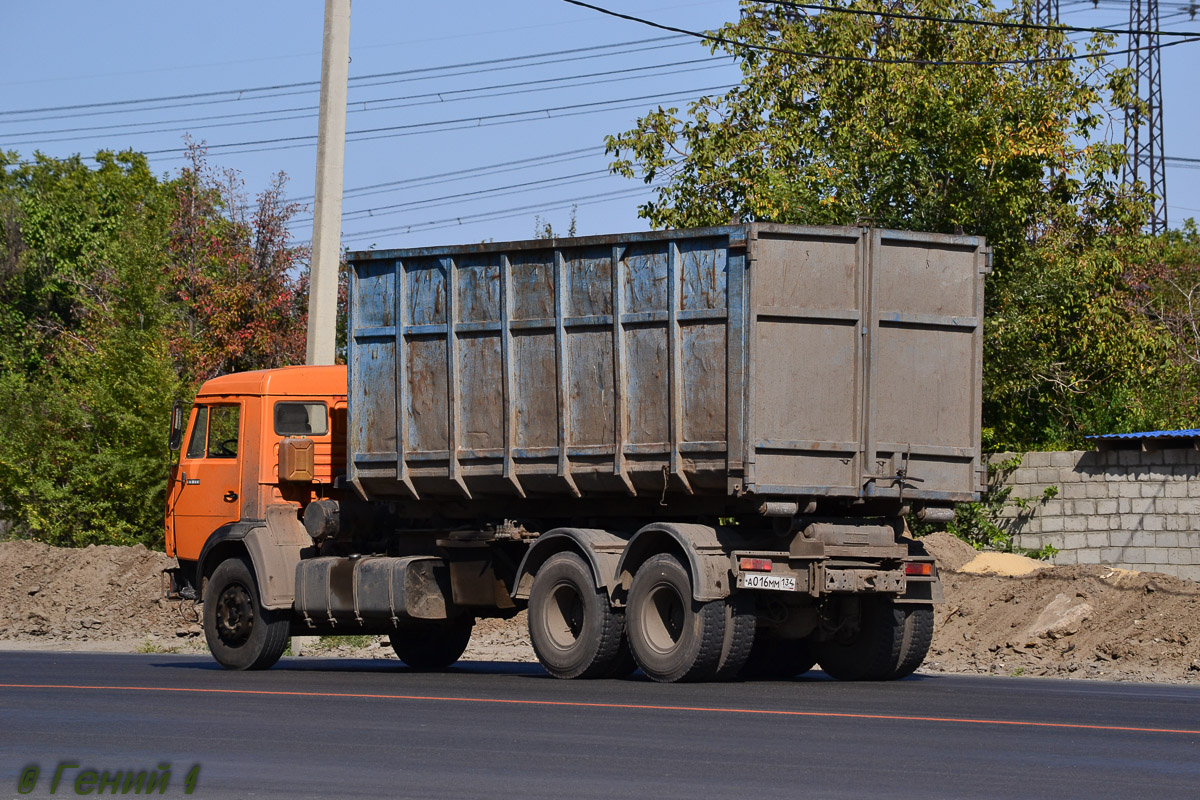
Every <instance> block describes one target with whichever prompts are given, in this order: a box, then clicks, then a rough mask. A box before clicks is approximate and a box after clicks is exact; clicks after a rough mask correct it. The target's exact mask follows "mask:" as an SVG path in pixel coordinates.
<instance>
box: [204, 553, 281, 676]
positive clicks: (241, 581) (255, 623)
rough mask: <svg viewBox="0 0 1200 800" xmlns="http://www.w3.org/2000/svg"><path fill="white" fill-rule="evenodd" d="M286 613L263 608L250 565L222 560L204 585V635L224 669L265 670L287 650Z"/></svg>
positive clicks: (233, 559) (237, 559) (243, 562)
mask: <svg viewBox="0 0 1200 800" xmlns="http://www.w3.org/2000/svg"><path fill="white" fill-rule="evenodd" d="M290 625H291V620H290V619H289V617H288V614H287V613H284V612H279V611H270V610H268V609H265V608H263V607H262V604H261V603H260V602H259V598H258V584H257V582H256V581H255V580H254V572H253V569H252V568H251V566H250V564H249V563H248V562H247V561H246V560H245V559H242V558H230V559H227V560H225V561H222V562H221V563H220V564H218V565H217V568H216V569H215V570H214V571H213V574H212V577H210V578H209V579H208V583H207V584H205V587H204V638H205V639H206V640H207V641H208V649H209V650H210V651H212V654H213V658H215V659H216V660H217V663H218V664H220V665H221V666H223V667H225V668H226V669H239V670H244V669H267V668H268V667H270V666H271V665H273V664H274V663H275V662H276V661H278V660H279V657H280V656H282V655H283V651H284V650H286V649H287V644H288V629H289V627H290Z"/></svg>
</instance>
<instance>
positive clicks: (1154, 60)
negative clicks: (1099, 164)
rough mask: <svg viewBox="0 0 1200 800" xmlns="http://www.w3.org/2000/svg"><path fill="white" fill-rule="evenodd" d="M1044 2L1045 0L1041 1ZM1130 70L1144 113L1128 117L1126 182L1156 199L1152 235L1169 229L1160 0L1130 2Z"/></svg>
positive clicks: (1139, 112) (1152, 213)
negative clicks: (1137, 184)
mask: <svg viewBox="0 0 1200 800" xmlns="http://www.w3.org/2000/svg"><path fill="white" fill-rule="evenodd" d="M1039 2H1043V0H1039ZM1129 27H1130V29H1131V30H1133V31H1136V33H1131V34H1130V35H1129V47H1130V48H1131V49H1133V52H1131V53H1130V54H1129V69H1130V71H1131V72H1132V73H1133V79H1134V81H1135V86H1136V89H1137V96H1138V97H1139V98H1140V99H1141V100H1142V101H1143V102H1144V103H1145V107H1144V109H1142V110H1138V109H1129V111H1128V112H1127V114H1126V117H1125V170H1124V174H1123V175H1122V180H1123V181H1124V182H1125V183H1126V184H1133V183H1134V182H1135V181H1138V180H1141V181H1142V182H1143V183H1144V184H1145V185H1146V189H1147V190H1148V191H1149V192H1150V194H1152V195H1153V196H1154V207H1153V210H1152V212H1151V215H1150V225H1149V227H1150V232H1151V233H1156V234H1157V233H1164V232H1165V231H1166V230H1167V173H1166V166H1165V164H1164V162H1163V117H1162V115H1163V105H1162V59H1161V57H1160V55H1159V49H1158V34H1157V31H1158V0H1130V5H1129Z"/></svg>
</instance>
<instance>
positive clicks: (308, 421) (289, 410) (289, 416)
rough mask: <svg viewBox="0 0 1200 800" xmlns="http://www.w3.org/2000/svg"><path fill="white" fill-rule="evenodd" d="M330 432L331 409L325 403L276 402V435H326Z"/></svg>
mask: <svg viewBox="0 0 1200 800" xmlns="http://www.w3.org/2000/svg"><path fill="white" fill-rule="evenodd" d="M328 432H329V411H328V409H326V407H325V404H324V403H297V402H291V401H288V402H282V403H276V404H275V435H277V436H324V435H325V434H326V433H328Z"/></svg>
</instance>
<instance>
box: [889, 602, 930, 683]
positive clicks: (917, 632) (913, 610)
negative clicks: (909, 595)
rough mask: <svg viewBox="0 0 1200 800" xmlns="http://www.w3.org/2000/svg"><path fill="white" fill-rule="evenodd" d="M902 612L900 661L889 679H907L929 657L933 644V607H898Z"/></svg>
mask: <svg viewBox="0 0 1200 800" xmlns="http://www.w3.org/2000/svg"><path fill="white" fill-rule="evenodd" d="M900 609H903V610H904V633H903V635H902V637H901V642H900V661H899V663H897V665H896V669H895V671H894V672H893V673H892V675H891V677H892V678H893V679H897V680H898V679H900V678H907V677H908V676H909V675H912V674H913V672H915V671H916V669H917V667H919V666H921V663H922V662H924V661H925V656H927V655H929V646H930V645H931V644H933V606H925V605H913V606H898V607H897V610H900Z"/></svg>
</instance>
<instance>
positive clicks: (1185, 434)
mask: <svg viewBox="0 0 1200 800" xmlns="http://www.w3.org/2000/svg"><path fill="white" fill-rule="evenodd" d="M1084 438H1085V439H1097V440H1100V441H1112V440H1114V439H1196V438H1200V428H1188V429H1186V430H1181V431H1146V432H1144V433H1105V434H1101V435H1099V436H1085V437H1084Z"/></svg>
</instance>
